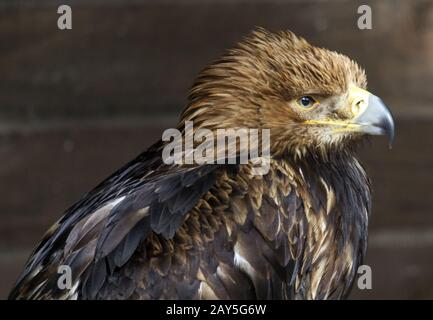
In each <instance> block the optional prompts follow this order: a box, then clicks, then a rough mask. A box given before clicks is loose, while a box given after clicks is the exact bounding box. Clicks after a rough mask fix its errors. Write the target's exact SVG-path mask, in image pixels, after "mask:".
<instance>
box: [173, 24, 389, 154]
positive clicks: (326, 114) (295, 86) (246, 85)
mask: <svg viewBox="0 0 433 320" xmlns="http://www.w3.org/2000/svg"><path fill="white" fill-rule="evenodd" d="M366 87H367V79H366V75H365V71H364V70H363V69H362V68H361V67H360V66H359V65H358V64H357V63H356V62H354V61H353V60H351V59H350V58H348V57H347V56H345V55H342V54H339V53H337V52H334V51H330V50H327V49H323V48H318V47H315V46H313V45H311V44H309V43H308V42H307V41H306V40H304V39H303V38H301V37H298V36H296V35H295V34H293V33H292V32H290V31H283V32H278V33H271V32H268V31H266V30H264V29H261V28H260V29H257V30H256V31H254V32H253V33H252V34H251V35H249V36H248V37H246V38H245V39H244V41H242V42H241V43H240V44H239V45H238V46H237V47H236V48H234V49H231V50H229V51H228V52H227V53H226V54H224V55H223V56H222V57H221V58H220V59H219V60H217V61H215V62H214V63H213V64H211V65H210V66H209V67H207V68H206V69H204V70H203V71H202V72H201V73H200V74H199V76H198V78H197V80H196V82H195V84H194V86H193V88H192V90H191V92H190V95H189V101H190V102H189V104H188V106H187V108H186V109H185V110H184V112H183V114H182V118H181V123H182V122H184V121H186V120H193V121H194V125H195V126H198V127H206V128H210V129H216V128H268V129H270V133H271V150H272V152H273V153H274V154H275V153H283V152H285V151H287V150H289V151H292V152H294V154H304V153H306V152H313V153H316V152H317V151H319V152H326V153H327V152H328V151H329V150H336V149H337V150H338V149H340V150H341V149H344V148H347V147H348V146H349V145H355V143H354V142H357V141H360V140H361V139H362V137H363V136H365V135H382V134H385V135H387V136H388V138H389V141H390V144H391V143H392V140H393V137H394V122H393V118H392V116H391V113H390V111H389V110H388V108H387V107H386V106H385V104H384V103H383V102H382V101H381V99H380V98H378V97H377V96H375V95H373V94H371V93H369V92H368V91H367V90H366Z"/></svg>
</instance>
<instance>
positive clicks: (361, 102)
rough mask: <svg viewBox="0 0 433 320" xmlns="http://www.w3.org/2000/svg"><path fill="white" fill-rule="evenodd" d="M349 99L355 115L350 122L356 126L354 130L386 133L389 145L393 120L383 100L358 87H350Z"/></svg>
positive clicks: (390, 143)
mask: <svg viewBox="0 0 433 320" xmlns="http://www.w3.org/2000/svg"><path fill="white" fill-rule="evenodd" d="M349 101H350V103H351V108H352V112H353V114H354V115H355V117H354V118H353V119H352V120H351V121H350V123H351V124H354V125H357V126H358V128H357V130H356V131H358V132H362V133H365V134H371V135H386V136H387V137H388V141H389V146H390V147H391V146H392V143H393V141H394V120H393V118H392V115H391V112H390V111H389V109H388V108H387V106H386V105H385V104H384V103H383V101H382V100H381V99H380V98H379V97H377V96H375V95H373V94H371V93H370V92H368V91H366V90H363V89H360V88H358V87H352V88H350V90H349Z"/></svg>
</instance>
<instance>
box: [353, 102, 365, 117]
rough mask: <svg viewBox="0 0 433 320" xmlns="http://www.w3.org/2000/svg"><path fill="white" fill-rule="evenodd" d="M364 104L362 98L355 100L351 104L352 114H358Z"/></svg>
mask: <svg viewBox="0 0 433 320" xmlns="http://www.w3.org/2000/svg"><path fill="white" fill-rule="evenodd" d="M364 104H365V101H364V99H359V100H357V101H355V103H353V104H352V114H353V115H354V116H356V115H358V114H359V113H360V112H361V110H362V109H363V107H364Z"/></svg>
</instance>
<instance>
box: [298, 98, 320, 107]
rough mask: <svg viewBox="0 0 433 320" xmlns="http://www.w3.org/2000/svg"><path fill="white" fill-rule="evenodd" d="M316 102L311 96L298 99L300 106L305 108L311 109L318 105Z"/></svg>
mask: <svg viewBox="0 0 433 320" xmlns="http://www.w3.org/2000/svg"><path fill="white" fill-rule="evenodd" d="M316 102H317V101H316V100H314V98H312V97H310V96H303V97H301V98H299V99H298V104H299V105H300V106H301V107H303V108H311V107H312V106H314V105H315V104H316Z"/></svg>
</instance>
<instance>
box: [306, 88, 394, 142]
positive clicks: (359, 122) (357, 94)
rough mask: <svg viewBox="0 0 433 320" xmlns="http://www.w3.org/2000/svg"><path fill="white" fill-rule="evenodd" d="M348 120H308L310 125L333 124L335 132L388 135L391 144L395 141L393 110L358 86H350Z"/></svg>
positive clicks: (307, 122)
mask: <svg viewBox="0 0 433 320" xmlns="http://www.w3.org/2000/svg"><path fill="white" fill-rule="evenodd" d="M347 100H348V107H349V109H350V111H348V112H349V113H350V114H351V115H350V116H349V119H348V120H347V119H346V120H331V119H320V120H307V121H304V123H305V124H309V125H328V126H332V127H333V128H334V129H333V131H334V132H358V133H363V134H371V135H386V136H387V137H388V141H389V146H390V148H391V147H392V143H393V141H394V120H393V118H392V115H391V112H390V111H389V110H388V108H387V107H386V105H385V104H384V103H383V102H382V100H381V99H380V98H379V97H376V96H375V95H373V94H371V93H370V92H368V91H366V90H364V89H361V88H359V87H356V86H351V87H350V88H349V95H348V99H347Z"/></svg>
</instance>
